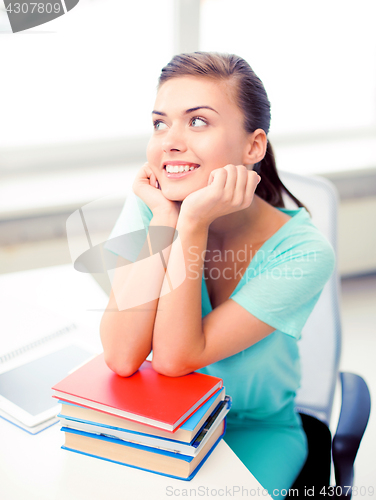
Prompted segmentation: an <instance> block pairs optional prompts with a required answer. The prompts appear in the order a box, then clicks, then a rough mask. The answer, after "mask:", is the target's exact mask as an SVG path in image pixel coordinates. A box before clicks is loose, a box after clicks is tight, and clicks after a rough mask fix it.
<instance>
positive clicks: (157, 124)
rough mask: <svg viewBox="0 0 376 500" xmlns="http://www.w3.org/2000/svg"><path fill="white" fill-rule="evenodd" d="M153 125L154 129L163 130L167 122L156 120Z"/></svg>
mask: <svg viewBox="0 0 376 500" xmlns="http://www.w3.org/2000/svg"><path fill="white" fill-rule="evenodd" d="M153 126H154V130H162V129H163V128H164V127H166V124H165V123H163V122H162V121H161V120H155V122H153Z"/></svg>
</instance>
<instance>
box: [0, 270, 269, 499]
mask: <svg viewBox="0 0 376 500" xmlns="http://www.w3.org/2000/svg"><path fill="white" fill-rule="evenodd" d="M0 287H7V289H9V290H10V291H11V292H12V293H15V292H16V291H18V293H19V294H20V295H21V296H22V297H27V296H28V294H30V293H32V294H33V300H36V301H37V302H39V303H40V304H44V305H45V306H48V307H51V308H52V309H54V310H56V311H58V312H59V311H60V312H62V311H64V312H65V314H68V313H69V315H70V316H71V317H72V318H74V319H75V320H76V321H79V322H80V323H81V324H84V325H87V328H86V331H85V332H84V333H82V334H81V336H82V337H84V339H83V340H84V341H86V342H88V343H90V344H91V345H92V346H93V348H94V349H96V350H98V352H100V349H101V344H100V341H99V322H100V318H101V316H102V311H103V309H104V308H105V306H106V305H107V296H106V294H105V293H104V292H103V291H102V289H101V288H100V287H99V285H98V284H97V283H96V281H95V280H94V279H93V278H92V277H91V276H90V275H84V274H81V273H78V272H76V271H74V269H73V267H72V266H71V265H69V266H57V267H50V268H44V269H37V270H31V271H27V272H21V273H12V274H5V275H1V276H0ZM0 340H1V333H0ZM63 441H64V434H63V432H61V431H60V426H59V424H56V425H53V426H52V427H50V428H48V429H45V430H44V431H42V432H41V433H39V434H36V435H34V436H33V435H30V434H28V433H27V432H25V431H23V430H21V429H19V428H18V427H16V426H14V425H12V424H10V423H8V422H6V421H4V420H2V419H0V498H1V500H34V499H35V500H63V499H64V500H65V499H66V500H107V499H116V500H117V499H121V500H126V499H129V500H149V499H151V500H159V499H166V498H169V497H173V498H176V497H177V496H183V495H184V491H183V490H184V489H185V490H188V495H189V494H190V496H191V497H193V498H194V491H193V490H196V497H200V496H203V497H204V498H205V496H206V497H210V496H223V497H225V498H226V497H234V496H235V498H236V496H240V497H241V496H242V494H241V492H242V488H244V491H243V496H248V497H250V496H253V497H256V498H260V497H263V498H270V497H269V496H268V495H267V494H266V491H265V490H263V488H262V486H261V485H260V484H259V483H258V481H257V480H256V479H255V478H254V477H253V475H252V474H251V473H250V472H249V471H248V469H247V468H246V467H245V466H244V465H243V463H242V462H241V461H240V460H239V459H238V458H237V456H236V455H235V454H234V453H233V451H232V450H231V449H230V448H229V447H228V446H227V444H226V443H225V442H224V441H223V440H222V441H221V442H220V443H219V445H218V446H217V447H216V448H215V450H214V451H213V453H212V454H211V455H210V457H209V459H208V460H207V461H206V462H205V463H204V465H203V466H202V468H201V470H200V471H199V472H198V473H197V475H196V477H195V478H194V479H193V480H192V481H180V480H177V479H171V478H168V477H164V476H161V475H158V474H152V473H148V472H144V471H141V470H138V469H133V468H130V467H125V466H122V465H118V464H114V463H110V462H107V461H104V460H99V459H95V458H92V457H88V456H84V455H80V454H77V453H72V452H69V451H66V450H62V449H61V445H62V444H63ZM189 490H191V491H189ZM245 490H248V492H245ZM251 490H253V491H251ZM247 493H248V494H247Z"/></svg>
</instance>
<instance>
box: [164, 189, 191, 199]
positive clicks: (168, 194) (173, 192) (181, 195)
mask: <svg viewBox="0 0 376 500" xmlns="http://www.w3.org/2000/svg"><path fill="white" fill-rule="evenodd" d="M161 191H162V194H163V196H164V197H165V198H166V199H167V200H169V201H180V202H181V201H184V200H185V198H186V197H187V196H188V195H190V194H191V192H193V191H190V192H187V191H186V190H184V191H183V190H179V189H163V188H162V189H161Z"/></svg>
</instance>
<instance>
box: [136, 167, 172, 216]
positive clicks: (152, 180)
mask: <svg viewBox="0 0 376 500" xmlns="http://www.w3.org/2000/svg"><path fill="white" fill-rule="evenodd" d="M132 190H133V192H134V193H135V194H136V195H137V196H138V197H139V198H141V200H142V201H144V202H145V203H146V205H147V206H148V207H149V208H150V210H151V211H152V212H153V215H155V214H156V213H157V212H158V213H165V214H174V215H177V216H178V215H179V211H180V206H181V202H176V201H170V200H168V199H167V198H165V196H163V194H162V191H161V188H160V186H159V183H158V181H157V178H156V176H155V174H154V172H153V170H152V169H151V168H150V166H149V163H148V162H146V163H145V164H144V165H143V167H141V168H140V170H139V171H138V173H137V175H136V177H135V180H134V182H133V185H132Z"/></svg>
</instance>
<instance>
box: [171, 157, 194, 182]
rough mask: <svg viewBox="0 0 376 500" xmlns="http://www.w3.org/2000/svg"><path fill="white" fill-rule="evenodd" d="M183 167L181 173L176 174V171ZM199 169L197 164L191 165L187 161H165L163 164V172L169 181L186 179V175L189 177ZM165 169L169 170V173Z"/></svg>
mask: <svg viewBox="0 0 376 500" xmlns="http://www.w3.org/2000/svg"><path fill="white" fill-rule="evenodd" d="M183 167H184V170H183V171H178V172H176V170H177V169H179V170H182V168H183ZM199 167H200V165H198V164H197V163H191V162H189V161H166V162H165V163H164V164H163V170H164V172H165V174H166V177H167V178H169V179H180V178H182V177H187V175H190V174H191V173H192V172H194V171H195V170H197V169H198V168H199ZM167 169H168V170H169V172H168V171H167ZM172 170H174V171H172Z"/></svg>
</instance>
